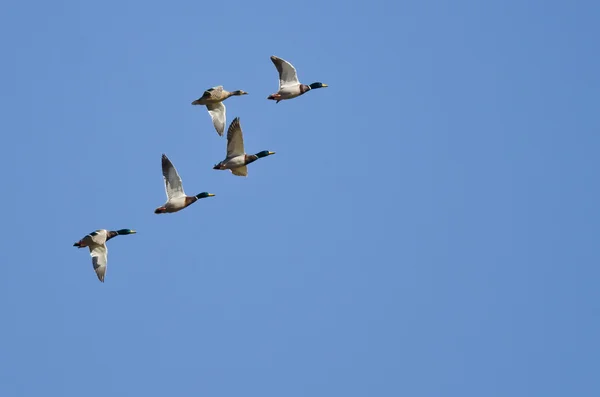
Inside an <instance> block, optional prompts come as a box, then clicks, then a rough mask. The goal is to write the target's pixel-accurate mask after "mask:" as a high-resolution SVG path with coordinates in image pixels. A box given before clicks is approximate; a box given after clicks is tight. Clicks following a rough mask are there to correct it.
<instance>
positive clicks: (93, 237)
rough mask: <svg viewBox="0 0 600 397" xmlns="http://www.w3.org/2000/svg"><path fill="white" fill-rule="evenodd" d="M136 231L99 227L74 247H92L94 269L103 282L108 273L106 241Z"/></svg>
mask: <svg viewBox="0 0 600 397" xmlns="http://www.w3.org/2000/svg"><path fill="white" fill-rule="evenodd" d="M135 233H137V232H136V231H135V230H132V229H119V230H106V229H98V230H96V231H93V232H91V233H90V234H88V235H86V236H85V237H84V238H82V239H81V240H79V241H78V242H76V243H75V244H73V247H77V248H85V247H88V248H89V249H90V255H91V256H92V265H94V271H95V272H96V276H98V280H100V282H102V283H103V282H104V276H105V275H106V262H107V261H108V248H107V247H106V242H107V241H108V240H110V239H111V238H113V237H116V236H124V235H127V234H135Z"/></svg>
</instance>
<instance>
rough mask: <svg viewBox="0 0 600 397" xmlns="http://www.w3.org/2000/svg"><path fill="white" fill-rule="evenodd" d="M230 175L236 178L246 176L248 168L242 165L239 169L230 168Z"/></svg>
mask: <svg viewBox="0 0 600 397" xmlns="http://www.w3.org/2000/svg"><path fill="white" fill-rule="evenodd" d="M230 171H231V173H232V174H233V175H237V176H248V167H246V166H245V165H242V166H241V167H237V168H232V169H231V170H230Z"/></svg>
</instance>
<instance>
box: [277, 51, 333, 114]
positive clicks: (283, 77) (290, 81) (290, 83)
mask: <svg viewBox="0 0 600 397" xmlns="http://www.w3.org/2000/svg"><path fill="white" fill-rule="evenodd" d="M271 61H272V62H273V64H274V65H275V68H277V72H278V73H279V91H277V92H276V93H274V94H271V95H269V96H268V97H267V99H271V100H274V101H276V103H279V102H280V101H283V100H286V99H293V98H297V97H299V96H300V95H303V94H305V93H307V92H308V91H310V90H313V89H316V88H324V87H327V84H323V83H320V82H316V83H312V84H310V85H306V84H302V83H300V81H299V80H298V73H297V72H296V68H295V67H294V66H293V65H292V64H291V63H289V62H288V61H286V60H284V59H281V58H279V57H276V56H274V55H273V56H271Z"/></svg>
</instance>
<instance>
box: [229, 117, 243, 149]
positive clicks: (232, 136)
mask: <svg viewBox="0 0 600 397" xmlns="http://www.w3.org/2000/svg"><path fill="white" fill-rule="evenodd" d="M245 153H246V152H245V151H244V136H243V135H242V126H241V125H240V118H239V117H236V118H235V119H233V121H232V122H231V124H230V125H229V130H227V158H228V159H230V158H232V157H236V156H241V155H242V154H245Z"/></svg>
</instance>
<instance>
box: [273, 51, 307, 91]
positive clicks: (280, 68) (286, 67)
mask: <svg viewBox="0 0 600 397" xmlns="http://www.w3.org/2000/svg"><path fill="white" fill-rule="evenodd" d="M271 61H273V64H274V65H275V67H276V68H277V72H279V89H280V90H281V89H283V88H284V87H289V86H294V85H298V84H300V82H299V81H298V74H297V73H296V68H295V67H294V66H292V64H291V63H289V62H288V61H286V60H284V59H281V58H279V57H276V56H274V55H273V56H271Z"/></svg>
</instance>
